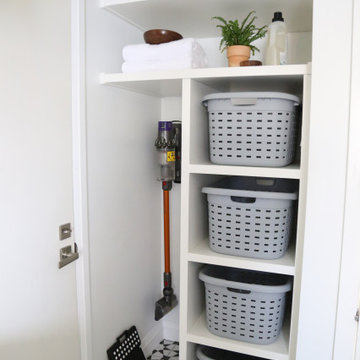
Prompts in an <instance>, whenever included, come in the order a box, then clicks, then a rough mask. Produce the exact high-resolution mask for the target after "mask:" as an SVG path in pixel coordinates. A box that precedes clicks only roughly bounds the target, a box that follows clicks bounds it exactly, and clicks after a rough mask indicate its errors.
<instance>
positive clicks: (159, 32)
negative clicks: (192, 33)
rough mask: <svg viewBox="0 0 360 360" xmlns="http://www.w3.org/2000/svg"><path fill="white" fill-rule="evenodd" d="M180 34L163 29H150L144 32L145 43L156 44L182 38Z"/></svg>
mask: <svg viewBox="0 0 360 360" xmlns="http://www.w3.org/2000/svg"><path fill="white" fill-rule="evenodd" d="M182 38H183V37H182V35H180V34H179V33H177V32H175V31H171V30H165V29H152V30H148V31H145V32H144V40H145V42H146V43H147V44H151V45H156V44H163V43H167V42H170V41H175V40H180V39H182Z"/></svg>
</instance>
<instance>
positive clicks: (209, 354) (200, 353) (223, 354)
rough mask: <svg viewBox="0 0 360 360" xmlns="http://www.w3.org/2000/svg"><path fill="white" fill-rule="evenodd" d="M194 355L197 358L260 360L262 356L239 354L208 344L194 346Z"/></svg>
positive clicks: (209, 359) (206, 359) (207, 359)
mask: <svg viewBox="0 0 360 360" xmlns="http://www.w3.org/2000/svg"><path fill="white" fill-rule="evenodd" d="M196 357H197V358H198V359H199V360H261V359H262V358H259V357H255V356H251V355H244V354H239V353H236V352H233V351H226V350H222V349H217V348H213V347H208V346H202V345H199V346H197V348H196Z"/></svg>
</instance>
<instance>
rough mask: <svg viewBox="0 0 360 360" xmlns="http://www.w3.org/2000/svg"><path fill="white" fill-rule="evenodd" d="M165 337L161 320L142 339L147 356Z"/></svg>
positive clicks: (142, 346) (142, 345)
mask: <svg viewBox="0 0 360 360" xmlns="http://www.w3.org/2000/svg"><path fill="white" fill-rule="evenodd" d="M162 339H164V333H163V326H162V323H161V322H158V323H156V325H155V326H154V327H153V328H152V329H151V330H150V331H149V332H148V333H147V334H146V335H145V336H144V338H143V339H141V348H142V351H143V352H144V355H145V357H146V358H147V357H148V356H149V355H151V353H152V351H153V350H154V349H156V347H157V346H158V345H159V343H160V341H161V340H162Z"/></svg>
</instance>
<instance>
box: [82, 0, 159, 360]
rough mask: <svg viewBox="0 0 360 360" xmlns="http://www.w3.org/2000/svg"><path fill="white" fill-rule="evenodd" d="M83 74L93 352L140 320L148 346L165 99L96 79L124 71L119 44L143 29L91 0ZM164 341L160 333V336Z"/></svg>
mask: <svg viewBox="0 0 360 360" xmlns="http://www.w3.org/2000/svg"><path fill="white" fill-rule="evenodd" d="M86 6H87V8H86V38H87V42H86V59H87V64H86V71H87V74H86V80H87V88H86V91H87V98H86V99H87V100H86V101H87V141H88V147H87V152H88V153H87V156H88V202H89V242H90V269H91V270H90V271H91V274H90V275H91V302H92V323H93V329H92V339H93V358H94V359H96V360H101V359H106V349H107V348H108V347H109V346H110V345H111V344H112V343H113V342H114V341H115V339H116V337H117V336H118V335H119V334H120V333H121V332H122V331H124V330H125V329H128V328H129V327H130V326H131V325H133V324H134V325H136V327H137V329H138V331H139V333H140V337H141V339H142V341H143V343H144V344H143V349H144V347H147V346H146V345H147V343H149V342H151V340H152V337H153V336H155V337H156V336H160V337H162V333H161V326H160V323H156V322H155V321H154V310H155V302H156V301H157V300H158V299H159V298H160V297H162V283H161V282H162V279H161V269H162V263H163V261H162V259H161V246H162V237H161V229H162V221H161V204H162V197H161V196H162V195H161V185H160V183H159V182H158V181H157V180H156V178H157V176H158V172H157V170H158V169H157V164H156V152H155V147H154V141H155V138H156V135H157V121H158V120H160V116H161V100H160V99H158V98H154V97H151V96H145V95H139V94H135V93H131V92H127V91H124V90H121V89H118V88H115V87H107V86H104V85H99V82H98V76H99V73H101V72H118V71H120V69H121V63H122V59H121V49H122V47H123V46H124V45H125V44H128V43H134V42H142V41H143V40H142V32H140V31H139V30H136V29H134V28H132V27H131V26H129V25H127V24H125V23H123V22H122V20H121V19H120V18H118V17H116V16H115V15H113V14H111V13H109V12H107V11H105V10H103V9H100V8H99V7H98V4H97V2H94V1H92V0H89V1H87V5H86ZM158 340H160V338H156V339H155V342H156V341H158Z"/></svg>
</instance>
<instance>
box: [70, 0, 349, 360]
mask: <svg viewBox="0 0 360 360" xmlns="http://www.w3.org/2000/svg"><path fill="white" fill-rule="evenodd" d="M84 10H85V12H84V14H85V15H84V18H82V19H78V20H77V21H75V23H77V26H78V27H79V29H80V35H79V39H80V40H81V41H80V44H82V45H83V46H80V49H79V48H78V49H77V51H78V53H79V54H80V59H82V64H83V65H84V66H85V67H84V68H83V69H81V68H78V69H77V71H80V73H82V74H83V76H84V82H83V88H82V90H81V91H80V93H81V94H82V96H84V99H85V102H84V106H83V108H82V110H81V112H82V115H81V116H82V120H81V121H83V122H82V126H83V130H84V132H83V135H82V138H81V140H80V143H81V144H82V145H83V149H84V152H85V153H86V166H87V168H86V171H84V172H83V186H85V184H86V189H87V210H86V211H87V214H86V217H87V223H88V242H87V245H85V247H86V248H87V252H88V254H89V269H90V279H89V284H88V291H89V298H88V301H89V304H91V331H90V333H91V334H92V335H91V342H92V345H91V347H92V352H93V359H105V358H106V357H105V356H106V353H105V351H106V348H107V347H109V346H110V345H111V342H112V341H113V340H114V339H115V338H116V336H118V334H119V333H121V332H122V331H123V330H124V329H125V328H128V327H130V326H131V325H133V324H135V325H136V326H137V328H138V331H139V333H140V336H141V337H142V342H143V347H144V348H145V350H146V351H149V350H150V349H151V347H152V346H154V344H156V343H157V342H158V341H160V340H161V339H162V338H170V339H171V340H177V339H178V340H179V342H180V359H181V360H185V359H187V360H192V359H196V355H195V354H196V349H197V346H198V345H204V346H210V347H214V348H217V349H221V350H228V351H233V352H236V353H240V354H246V355H252V356H257V357H260V358H264V359H269V360H295V359H299V360H305V359H324V360H325V359H331V356H332V355H331V354H332V351H333V344H334V339H335V342H336V339H337V338H336V336H335V325H336V311H337V294H338V281H339V271H340V256H341V255H340V254H341V244H342V243H341V242H342V225H343V207H344V205H343V203H344V196H345V174H346V158H347V141H348V140H347V136H348V119H349V99H350V77H351V72H350V70H351V46H352V42H351V41H352V38H351V34H352V16H353V14H352V1H350V0H346V1H344V2H341V4H340V2H335V1H330V2H329V1H322V0H313V1H312V0H306V1H301V0H291V1H286V0H280V1H273V0H270V1H266V3H265V2H262V1H260V0H256V1H236V0H217V1H216V0H197V1H194V0H193V1H190V0H171V1H170V0H148V1H141V0H140V1H136V0H135V1H134V0H132V1H131V0H129V1H125V0H101V1H100V2H99V3H98V2H94V1H86V2H85V9H84ZM251 10H256V15H257V20H256V21H257V23H258V24H261V25H265V24H269V23H270V21H271V17H272V15H273V13H274V12H275V11H282V13H283V15H284V17H285V19H286V23H287V26H288V46H289V64H288V65H278V66H254V67H251V66H250V67H237V68H229V67H227V66H226V63H225V60H224V59H225V56H224V55H222V54H221V53H220V52H219V50H218V46H219V35H220V34H219V31H218V29H217V28H216V24H215V22H213V21H211V17H213V16H224V17H225V18H230V19H231V18H233V19H236V18H242V17H243V16H244V15H246V14H247V13H248V12H249V11H251ZM335 23H336V24H337V26H334V24H335ZM154 28H165V29H172V30H175V31H177V32H179V33H181V34H182V35H183V36H184V37H192V38H196V39H197V40H198V42H199V43H200V44H201V45H202V46H203V48H204V50H205V51H206V53H207V55H208V58H209V67H208V68H203V69H186V70H163V71H148V72H139V73H121V70H120V69H121V64H122V62H123V59H122V48H123V47H124V46H125V45H128V44H136V43H143V38H142V36H143V32H144V31H145V30H148V29H154ZM330 40H331V41H330ZM333 43H335V44H337V45H338V46H339V47H340V49H337V50H336V53H337V54H338V56H340V58H339V59H334V57H333V55H334V54H333V51H334V50H333V49H332V44H333ZM339 54H340V55H339ZM79 69H80V70H79ZM224 92H282V93H289V94H292V95H294V96H296V97H298V98H299V99H300V109H301V111H300V112H299V121H298V134H299V135H298V139H299V141H298V143H297V145H296V156H295V160H294V161H293V162H292V163H291V164H290V165H286V166H282V167H274V166H270V167H262V166H241V165H238V166H237V165H236V166H234V165H219V164H214V163H212V162H210V160H209V137H208V136H209V130H208V126H209V125H208V113H207V109H206V108H205V107H204V105H203V99H204V97H206V96H209V95H211V94H214V93H224ZM75 100H76V101H79V99H78V98H77V99H75ZM160 120H163V121H172V120H180V121H181V122H182V181H181V185H179V184H174V188H173V190H172V192H171V194H170V196H171V214H170V219H171V241H172V254H171V256H172V272H173V287H174V290H175V293H176V294H177V296H178V298H179V299H180V302H179V306H178V307H177V308H176V309H174V310H173V311H172V312H170V313H169V314H168V315H167V316H166V317H164V319H163V320H162V321H160V322H155V321H154V319H153V316H154V313H153V307H154V304H155V301H156V300H157V299H158V298H159V296H160V295H161V290H162V287H161V285H162V283H161V282H162V271H163V267H162V260H161V259H162V251H163V250H162V230H161V228H162V225H161V224H162V205H161V200H162V199H161V186H160V183H159V182H158V181H157V180H156V179H157V176H158V174H157V164H156V152H155V147H154V141H155V138H156V135H157V122H158V121H160ZM324 174H326V176H325V175H324ZM230 176H235V177H252V178H257V179H269V178H271V179H280V180H291V181H292V182H293V183H294V184H296V192H297V200H296V205H295V222H296V225H295V226H294V231H293V233H292V236H291V238H290V240H289V246H288V247H287V249H286V251H285V253H284V255H283V256H281V257H279V258H276V259H259V258H251V257H242V256H232V255H227V254H221V253H218V252H214V251H212V250H211V249H210V248H209V244H208V243H209V235H208V212H207V211H208V210H207V200H206V195H205V194H204V193H202V189H203V188H204V187H209V186H212V184H214V183H215V182H216V181H218V180H221V179H224V178H227V177H230ZM330 198H331V201H330V202H329V199H330ZM204 265H214V266H221V267H231V268H235V269H245V270H250V271H261V272H267V273H272V274H276V275H279V276H286V277H287V278H289V279H291V283H292V291H291V292H290V293H289V294H288V298H287V306H286V311H285V315H284V316H285V318H284V325H283V327H282V329H281V332H280V335H279V337H278V338H277V340H276V341H275V342H273V343H271V344H268V345H262V344H254V343H249V342H244V341H240V340H234V339H229V338H225V337H220V336H217V335H214V334H212V333H211V332H209V330H208V328H207V326H206V315H205V290H204V284H203V282H202V281H201V280H200V279H199V272H200V270H201V269H202V268H203V266H204ZM341 346H344V347H346V344H342V345H341Z"/></svg>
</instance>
